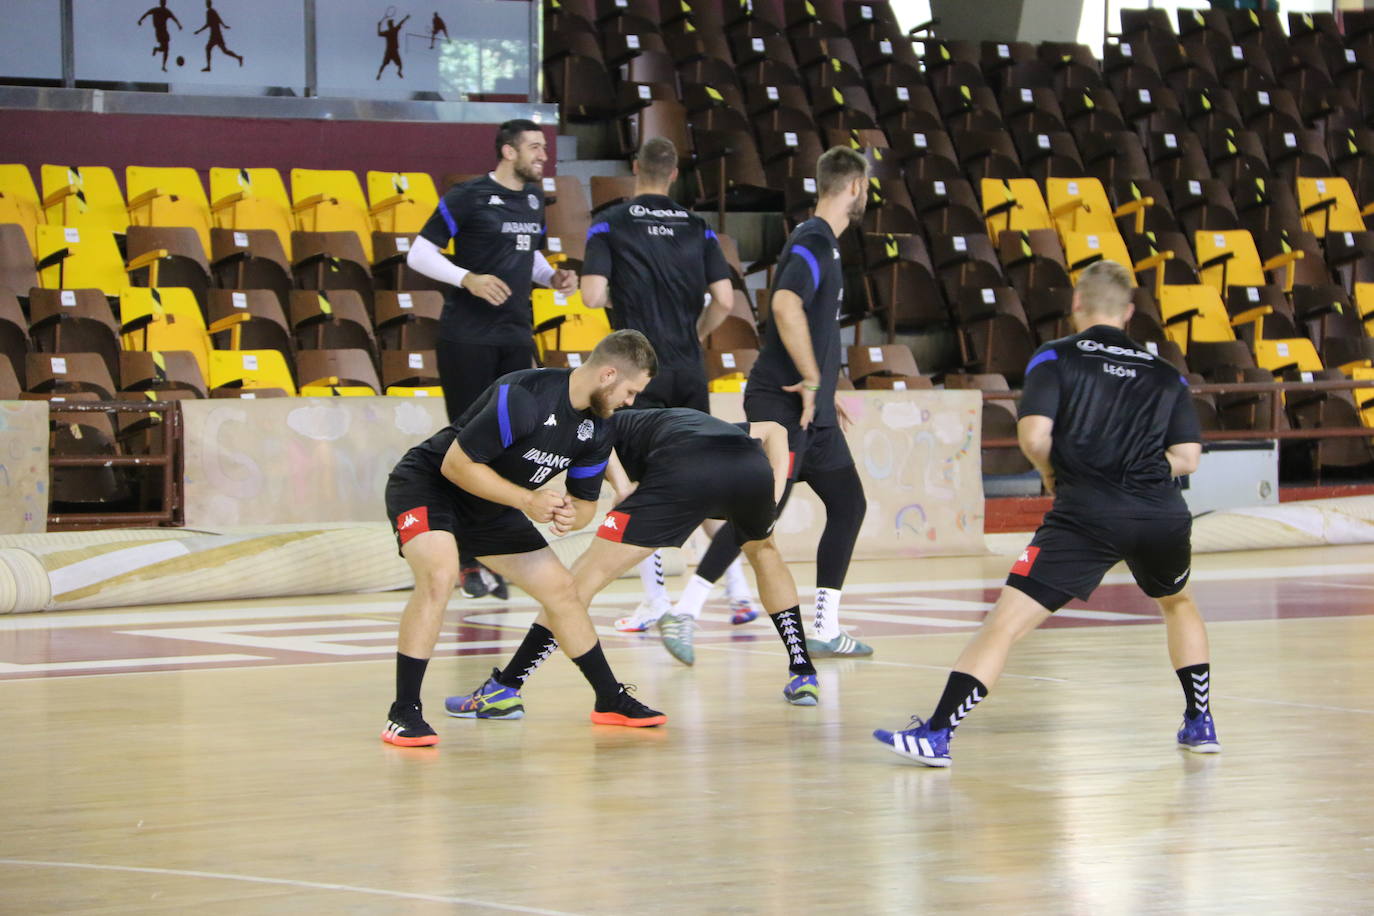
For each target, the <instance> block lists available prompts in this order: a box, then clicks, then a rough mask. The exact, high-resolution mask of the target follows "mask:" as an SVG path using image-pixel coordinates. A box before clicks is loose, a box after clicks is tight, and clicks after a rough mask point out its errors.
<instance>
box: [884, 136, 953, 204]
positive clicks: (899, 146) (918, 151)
mask: <svg viewBox="0 0 1374 916" xmlns="http://www.w3.org/2000/svg"><path fill="white" fill-rule="evenodd" d="M888 137H889V140H890V142H891V144H892V152H893V153H894V154H895V155H896V156H897V158H898V159H899V160H901V162H902V166H903V168H904V169H905V170H906V180H907V188H908V189H909V190H911V191H912V194H913V195H914V194H915V193H916V192H915V190H914V188H915V182H918V181H964V180H965V179H964V172H963V170H962V169H961V168H959V154H958V153H956V152H955V151H954V143H953V141H951V140H950V138H949V134H947V133H945V132H944V131H943V130H939V131H923V130H917V131H912V132H911V133H909V134H908V133H893V132H891V131H889V132H888Z"/></svg>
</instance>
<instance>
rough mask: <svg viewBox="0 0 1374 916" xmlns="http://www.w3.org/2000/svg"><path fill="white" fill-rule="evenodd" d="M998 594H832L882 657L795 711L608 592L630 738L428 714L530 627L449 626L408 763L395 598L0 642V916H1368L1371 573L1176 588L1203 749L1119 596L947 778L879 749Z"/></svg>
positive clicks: (1268, 577) (1040, 649) (33, 618)
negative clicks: (636, 698) (629, 696)
mask: <svg viewBox="0 0 1374 916" xmlns="http://www.w3.org/2000/svg"><path fill="white" fill-rule="evenodd" d="M1009 563H1010V559H1009V558H1007V557H987V558H970V559H954V560H952V559H938V560H924V561H914V562H913V561H903V562H864V563H856V564H855V567H854V569H853V570H852V571H851V576H850V583H849V587H848V588H847V590H846V592H845V601H844V612H843V615H842V616H843V619H844V620H845V622H846V625H847V626H849V627H851V628H853V629H854V630H855V631H856V633H857V634H858V635H860V636H861V637H862V638H864V639H865V640H867V641H869V642H871V643H872V644H873V645H874V646H875V647H876V649H877V654H876V656H875V657H874V658H873V659H872V660H868V661H857V660H855V661H842V662H837V661H825V662H822V663H821V665H820V668H821V678H822V681H821V683H822V690H823V695H822V701H821V705H820V706H819V707H817V708H814V709H795V708H792V707H789V706H788V705H787V704H786V703H784V702H783V700H782V698H781V696H780V690H781V687H782V685H783V682H784V679H785V678H784V675H785V667H784V661H783V655H782V653H781V649H780V647H779V645H778V643H777V638H776V636H775V634H774V633H773V631H772V629H771V627H769V626H768V624H767V621H766V620H763V619H761V620H759V621H756V622H754V623H752V624H749V625H747V626H745V627H741V628H732V627H731V626H730V625H729V623H728V622H726V621H725V620H724V618H723V613H722V605H720V604H719V603H717V604H713V605H712V606H711V607H710V608H708V611H707V616H708V618H709V619H707V620H705V621H704V624H703V629H702V630H700V631H699V633H698V638H697V644H698V658H697V664H696V667H695V668H693V669H688V668H685V667H682V666H680V665H678V664H677V663H676V662H674V661H673V660H672V659H670V658H669V657H668V656H667V654H666V653H665V652H663V650H662V649H661V647H660V646H659V645H658V642H657V637H656V636H654V635H651V634H645V635H643V636H624V635H619V634H614V633H613V631H611V630H610V629H609V626H610V622H611V621H612V620H614V619H615V617H617V616H619V615H621V614H623V613H625V612H626V611H627V610H628V609H629V608H631V607H632V606H633V605H634V603H635V601H636V600H637V599H636V595H635V591H634V590H635V588H636V587H637V583H635V582H631V581H630V580H622V581H621V582H619V583H617V584H616V585H615V586H613V590H612V592H611V593H608V594H607V595H604V596H602V598H601V599H600V600H599V601H598V602H597V604H596V606H595V607H594V613H595V614H596V616H597V617H598V622H599V623H601V624H603V625H604V628H603V632H604V633H605V644H606V646H607V650H608V652H607V654H608V657H609V658H610V660H611V663H612V665H614V666H615V668H616V671H617V673H618V674H619V676H620V677H621V678H622V679H623V680H626V681H630V682H634V683H636V684H638V685H639V693H640V696H642V697H643V698H644V699H645V700H646V701H648V702H649V703H650V704H651V705H654V706H656V707H657V708H660V709H662V710H663V711H665V712H666V713H668V715H669V723H668V725H667V726H665V727H663V728H659V729H643V730H630V729H617V728H611V727H602V726H593V725H591V724H590V723H588V721H587V712H588V710H589V709H590V704H591V694H590V691H589V689H588V688H587V687H586V686H585V684H584V683H583V682H582V680H581V678H580V677H579V676H578V674H577V672H576V670H575V668H574V667H573V666H572V665H571V664H570V663H569V662H568V661H567V660H566V659H565V658H563V657H561V656H556V657H555V658H553V659H550V661H549V662H547V663H546V664H545V666H544V668H543V670H541V671H540V672H539V674H537V675H536V676H535V678H534V679H533V680H532V681H531V682H530V684H529V685H528V686H527V688H526V690H525V702H526V707H527V710H528V713H527V715H526V717H525V719H524V720H523V721H520V722H474V721H468V720H458V719H450V718H447V717H446V716H444V715H443V711H442V710H443V697H444V695H445V694H450V693H460V692H467V691H469V690H471V689H472V688H473V687H475V686H476V685H477V684H478V683H479V682H480V681H481V680H482V679H483V678H484V677H485V676H486V674H487V673H488V671H489V669H490V668H491V666H492V665H493V664H494V663H496V662H497V660H498V658H500V657H504V656H505V655H507V654H508V653H509V651H510V650H511V648H513V646H514V645H515V643H516V641H517V640H518V639H519V636H520V634H521V632H522V631H523V628H524V626H525V625H526V624H527V622H528V621H529V619H530V618H531V614H532V611H531V609H530V605H529V604H528V602H525V601H523V600H514V601H511V602H509V603H507V604H505V605H502V604H498V603H497V602H495V601H491V600H485V599H484V600H482V601H478V602H464V601H462V600H455V601H454V602H453V604H452V605H451V610H450V615H451V617H450V626H448V627H447V628H446V631H445V636H444V638H443V644H442V646H441V647H440V649H439V652H438V654H437V656H436V660H435V661H434V662H433V663H432V664H431V665H430V669H429V677H428V679H427V683H426V685H425V699H426V702H427V707H428V709H429V715H428V718H429V719H430V721H431V723H432V724H433V725H435V727H436V728H437V729H438V730H439V732H440V734H441V736H442V739H443V740H442V743H441V744H440V745H439V747H438V748H436V749H400V748H392V747H388V746H386V745H384V744H382V743H381V741H379V740H378V734H379V733H380V731H381V727H382V723H383V719H384V717H385V712H386V708H387V705H388V703H389V701H390V697H391V690H392V677H393V665H392V661H391V658H392V653H393V652H394V631H395V623H396V620H397V617H398V614H399V611H400V608H401V605H402V603H403V599H404V595H403V594H400V593H389V594H378V595H357V596H333V597H317V598H306V599H279V600H267V601H250V602H238V603H220V604H212V605H196V606H179V607H178V606H167V607H147V608H137V609H123V610H113V611H96V612H81V613H65V614H49V615H28V616H15V617H11V618H7V619H0V709H3V713H0V722H3V723H4V737H5V741H4V751H3V753H0V823H3V827H0V912H5V913H25V914H33V913H64V914H65V913H100V914H110V913H180V912H190V911H194V912H196V913H198V914H219V913H290V914H301V913H355V912H356V913H369V914H371V913H454V912H459V913H509V912H516V913H577V914H611V913H616V914H618V913H626V914H633V913H683V914H690V913H713V912H740V913H768V914H772V913H777V914H787V916H791V914H796V913H808V912H826V913H925V912H930V913H963V912H973V911H977V912H979V913H1017V914H1021V913H1046V914H1100V913H1131V914H1136V913H1177V912H1187V913H1246V914H1253V913H1322V914H1338V913H1369V912H1371V911H1374V775H1371V768H1370V765H1369V761H1370V759H1371V758H1374V547H1368V546H1350V547H1327V548H1316V549H1302V550H1286V551H1269V552H1263V553H1248V554H1240V553H1237V554H1214V555H1204V556H1199V557H1197V558H1196V564H1195V572H1194V579H1193V581H1194V592H1195V594H1196V596H1197V597H1198V599H1199V603H1200V604H1201V606H1202V608H1203V611H1204V613H1205V614H1206V615H1207V617H1208V620H1209V621H1210V623H1211V627H1210V631H1211V637H1212V647H1213V670H1214V676H1213V683H1214V691H1213V701H1212V708H1213V711H1214V713H1215V715H1216V718H1217V725H1218V731H1219V734H1220V737H1221V740H1222V743H1223V745H1224V751H1223V753H1222V754H1220V755H1217V756H1213V757H1199V756H1194V755H1189V754H1185V753H1183V752H1180V751H1179V750H1178V749H1177V748H1176V747H1175V744H1174V731H1175V729H1176V728H1177V726H1178V720H1179V717H1180V714H1181V711H1182V705H1183V704H1182V697H1181V692H1180V690H1179V687H1178V683H1177V680H1176V679H1175V677H1174V675H1173V672H1172V671H1171V670H1170V669H1169V665H1168V660H1167V655H1166V653H1165V648H1164V632H1163V628H1162V627H1161V626H1160V625H1159V622H1158V619H1157V617H1156V616H1155V615H1154V613H1153V612H1152V609H1151V605H1150V603H1149V602H1147V601H1144V600H1143V599H1142V598H1141V597H1140V596H1139V593H1138V592H1136V591H1135V589H1134V588H1133V587H1132V586H1130V585H1127V584H1125V581H1124V579H1123V577H1122V575H1121V574H1120V573H1119V572H1118V573H1114V574H1113V576H1112V577H1111V578H1110V579H1109V580H1108V583H1107V584H1105V585H1104V586H1103V587H1102V588H1101V589H1100V590H1099V591H1098V592H1097V594H1096V595H1094V597H1093V600H1092V601H1090V602H1087V603H1086V604H1084V605H1081V606H1079V605H1075V606H1071V608H1068V609H1065V611H1064V612H1061V614H1060V615H1057V616H1056V618H1055V619H1054V620H1052V621H1051V623H1050V625H1049V626H1047V627H1046V628H1044V629H1042V630H1040V631H1038V632H1036V633H1034V634H1032V635H1031V636H1030V637H1029V638H1028V639H1027V640H1026V641H1025V642H1024V643H1023V644H1022V646H1021V647H1020V648H1019V651H1018V652H1017V653H1015V654H1014V655H1013V657H1012V662H1011V665H1010V667H1009V668H1008V672H1007V675H1006V676H1005V677H1004V678H1003V680H1002V681H1001V683H999V684H998V685H997V687H996V689H994V690H993V692H992V695H991V697H990V698H989V699H988V700H987V701H986V702H984V703H983V704H982V705H981V706H980V707H979V708H978V710H977V712H975V713H974V714H973V715H972V716H971V717H970V718H969V720H968V721H967V722H966V723H965V725H964V726H963V730H962V731H961V732H960V733H959V737H958V740H957V741H956V742H955V743H954V746H953V752H954V765H953V767H952V768H950V769H949V770H946V771H940V770H930V769H926V768H924V767H920V766H917V765H914V764H911V763H908V762H906V761H904V760H902V759H900V758H898V757H897V756H896V755H894V754H892V753H890V752H888V751H885V750H884V749H883V748H882V747H881V746H879V745H878V744H877V743H876V742H874V741H873V740H872V739H871V738H870V737H869V735H870V732H871V731H872V729H873V728H875V727H880V726H881V727H889V728H890V727H895V726H900V725H902V724H904V723H905V722H906V719H907V716H908V715H910V714H912V713H919V714H921V715H923V716H924V715H927V714H928V713H929V712H930V710H931V708H932V707H933V705H934V702H935V699H936V698H937V696H938V693H939V691H940V688H941V686H942V685H943V683H944V677H945V672H946V670H947V666H948V665H949V664H950V662H951V661H952V660H953V659H954V657H955V656H956V655H957V653H958V651H959V648H960V647H961V646H962V644H963V642H964V641H965V639H966V638H967V636H968V634H969V633H970V632H971V631H972V629H973V628H974V627H975V626H976V624H977V621H978V620H979V619H980V618H981V615H982V613H983V611H984V610H986V608H987V607H988V606H989V602H990V601H991V600H992V599H993V598H994V597H995V595H996V590H997V587H998V585H999V584H1000V581H1001V577H1002V575H1003V574H1004V573H1005V571H1006V569H1007V567H1008V565H1009ZM794 571H795V572H796V574H797V575H798V581H799V582H800V583H801V584H802V585H803V587H804V589H805V588H806V587H808V586H809V585H810V582H811V569H810V567H809V566H808V565H800V566H798V567H797V568H796V569H795V570H794ZM671 585H672V586H673V587H674V588H675V589H676V587H677V585H678V583H676V582H674V583H671ZM808 624H809V620H808Z"/></svg>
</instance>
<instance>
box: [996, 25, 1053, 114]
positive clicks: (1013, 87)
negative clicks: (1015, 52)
mask: <svg viewBox="0 0 1374 916" xmlns="http://www.w3.org/2000/svg"><path fill="white" fill-rule="evenodd" d="M1021 46H1022V45H1021V43H1020V42H1017V43H1016V44H1015V45H1012V47H1021ZM1031 53H1032V54H1036V51H1035V49H1034V48H1032V49H1031ZM983 73H984V75H985V76H986V77H987V80H988V85H990V86H991V87H992V88H993V89H994V90H996V92H997V97H998V101H999V103H1001V108H1002V116H1003V117H1004V118H1007V119H1008V123H1010V119H1011V117H1012V112H1010V111H1008V110H1007V102H1009V101H1010V102H1011V103H1012V104H1013V105H1014V106H1015V107H1017V108H1020V106H1021V104H1022V103H1023V102H1024V99H1021V98H1018V96H1019V95H1020V91H1021V90H1026V91H1027V94H1031V93H1030V90H1035V89H1040V90H1043V91H1044V92H1047V93H1049V98H1051V99H1053V98H1054V93H1055V92H1056V89H1055V80H1054V68H1053V67H1051V66H1050V65H1049V64H1047V63H1046V62H1045V61H1043V60H1040V59H1039V56H1038V54H1036V56H1035V57H1034V58H1033V59H1031V60H1015V61H1012V62H1011V63H1009V64H1007V65H1006V66H1003V67H999V68H997V69H995V70H988V69H987V68H986V67H985V68H984V71H983ZM1058 107H1059V106H1058V103H1054V104H1053V109H1051V110H1054V111H1057V110H1058ZM1033 111H1034V109H1033V108H1032V112H1033ZM1054 123H1056V124H1058V125H1059V126H1061V127H1062V126H1063V123H1064V122H1063V118H1062V117H1061V118H1056V119H1055V121H1054Z"/></svg>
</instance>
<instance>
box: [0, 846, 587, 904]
mask: <svg viewBox="0 0 1374 916" xmlns="http://www.w3.org/2000/svg"><path fill="white" fill-rule="evenodd" d="M0 865H16V866H29V867H39V868H77V869H89V870H91V871H116V872H129V873H132V874H143V875H171V876H175V877H179V878H214V879H216V880H220V881H246V882H249V883H251V884H276V885H282V886H285V887H300V888H310V889H311V890H322V891H349V892H351V893H355V894H372V895H374V896H377V897H396V898H400V899H403V900H423V901H426V902H429V903H456V904H460V905H464V906H484V907H487V908H489V909H493V910H505V911H507V912H510V913H539V914H544V916H573V914H572V913H569V912H567V911H565V910H545V909H540V908H539V907H533V906H520V905H518V904H513V903H492V902H490V901H487V900H475V899H473V898H471V897H445V896H441V895H439V894H416V893H412V892H410V891H389V890H386V889H385V888H379V887H359V886H357V885H353V884H327V883H325V882H322V881H297V880H294V879H291V878H266V877H262V876H261V875H233V874H228V873H226V872H215V871H193V870H190V869H184V868H149V867H145V866H135V865H100V864H96V863H93V862H43V861H37V860H32V859H0Z"/></svg>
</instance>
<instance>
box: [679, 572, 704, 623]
mask: <svg viewBox="0 0 1374 916" xmlns="http://www.w3.org/2000/svg"><path fill="white" fill-rule="evenodd" d="M711 588H712V585H711V583H710V582H707V581H706V580H705V579H703V578H701V576H692V578H691V580H690V581H688V583H687V587H686V588H684V589H683V590H682V597H681V598H679V599H677V604H676V605H674V606H673V613H674V614H678V615H681V614H686V615H688V616H689V617H691V618H692V619H693V620H699V619H700V618H701V609H702V608H704V607H705V606H706V599H707V598H709V597H710V595H711Z"/></svg>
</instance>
